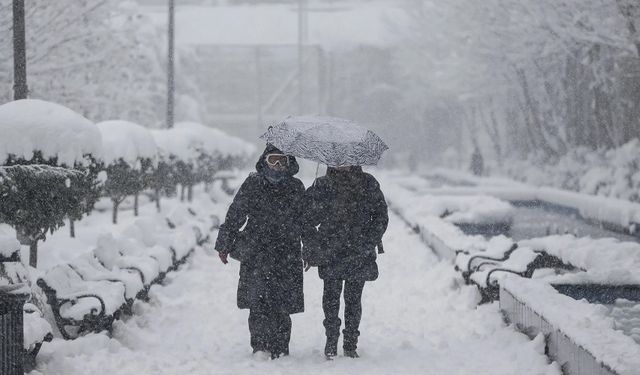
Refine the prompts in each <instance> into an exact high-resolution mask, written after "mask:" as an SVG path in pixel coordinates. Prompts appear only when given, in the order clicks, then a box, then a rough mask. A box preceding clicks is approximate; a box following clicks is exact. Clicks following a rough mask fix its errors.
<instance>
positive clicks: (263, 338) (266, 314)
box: [249, 307, 291, 355]
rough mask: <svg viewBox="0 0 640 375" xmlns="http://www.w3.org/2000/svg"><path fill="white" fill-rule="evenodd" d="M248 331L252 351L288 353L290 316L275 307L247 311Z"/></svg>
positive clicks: (277, 353) (275, 353) (276, 353)
mask: <svg viewBox="0 0 640 375" xmlns="http://www.w3.org/2000/svg"><path fill="white" fill-rule="evenodd" d="M249 332H250V333H251V347H252V348H253V351H254V352H256V351H268V352H271V354H272V355H288V354H289V341H290V340H291V317H290V316H289V314H287V313H283V312H280V311H278V310H277V309H269V308H264V307H261V308H255V309H251V310H250V311H249Z"/></svg>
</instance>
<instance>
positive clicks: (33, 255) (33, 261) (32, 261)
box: [29, 240, 38, 268]
mask: <svg viewBox="0 0 640 375" xmlns="http://www.w3.org/2000/svg"><path fill="white" fill-rule="evenodd" d="M29 265H30V266H31V267H33V268H37V266H38V240H31V243H30V244H29Z"/></svg>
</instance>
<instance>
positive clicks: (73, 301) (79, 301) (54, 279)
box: [37, 264, 127, 339]
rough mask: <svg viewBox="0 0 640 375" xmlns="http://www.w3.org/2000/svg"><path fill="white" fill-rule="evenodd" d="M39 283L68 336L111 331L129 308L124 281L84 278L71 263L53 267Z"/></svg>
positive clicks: (59, 324)
mask: <svg viewBox="0 0 640 375" xmlns="http://www.w3.org/2000/svg"><path fill="white" fill-rule="evenodd" d="M37 283H38V286H39V287H40V288H41V289H42V291H43V292H44V293H45V295H46V297H47V303H48V304H49V306H50V307H51V311H52V313H53V316H54V319H55V322H56V325H57V326H58V329H59V330H60V333H61V334H62V336H63V337H64V338H65V339H69V338H72V337H76V336H78V335H80V334H81V333H85V332H100V331H103V330H108V331H110V330H111V324H112V323H113V321H114V320H115V319H117V318H118V317H119V316H120V314H121V312H122V311H123V310H124V309H126V308H127V300H126V297H125V285H124V283H123V282H113V281H108V280H99V281H91V280H84V279H83V278H82V277H81V276H80V274H79V273H78V272H76V271H75V270H74V269H73V268H72V267H71V266H70V265H68V264H61V265H58V266H55V267H53V268H51V269H50V270H49V271H47V273H46V274H45V275H44V276H43V277H41V278H39V279H38V282H37Z"/></svg>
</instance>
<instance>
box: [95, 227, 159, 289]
mask: <svg viewBox="0 0 640 375" xmlns="http://www.w3.org/2000/svg"><path fill="white" fill-rule="evenodd" d="M125 242H126V241H123V240H120V239H116V238H115V237H113V235H111V234H104V235H101V236H100V237H99V238H98V246H97V247H96V248H95V249H94V250H93V254H94V255H95V256H96V258H97V259H98V260H99V261H100V263H102V264H103V265H104V266H105V267H106V268H107V269H110V270H113V269H114V268H124V269H135V270H137V271H138V272H140V274H141V276H142V279H143V280H142V282H143V283H144V285H145V286H150V285H151V284H152V283H153V282H154V280H156V279H157V278H158V277H159V276H160V273H161V270H160V263H159V262H158V261H157V260H156V259H154V258H152V257H151V256H149V255H142V254H139V253H136V254H135V255H131V253H132V252H133V251H131V250H129V251H127V250H126V249H127V248H129V249H131V246H132V245H131V244H128V245H127V244H126V243H125ZM125 252H127V253H128V254H127V255H125Z"/></svg>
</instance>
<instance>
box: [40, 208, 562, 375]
mask: <svg viewBox="0 0 640 375" xmlns="http://www.w3.org/2000/svg"><path fill="white" fill-rule="evenodd" d="M386 249H387V253H386V254H384V255H381V257H380V259H379V264H380V269H381V276H380V279H379V280H377V281H375V282H373V283H368V284H367V286H366V287H365V293H364V301H363V304H364V314H363V322H362V327H361V331H362V336H361V341H360V354H361V356H362V357H361V358H360V359H359V360H352V359H347V358H343V357H339V358H338V359H337V360H335V361H331V362H327V361H326V360H325V359H324V357H323V355H322V349H323V346H324V333H323V327H322V310H321V290H322V284H321V282H320V280H319V279H318V277H317V273H316V272H315V271H314V270H312V271H310V272H308V273H306V274H305V300H306V312H305V313H304V314H298V315H294V317H293V335H292V339H291V356H290V357H287V358H283V359H279V360H276V361H261V360H258V359H255V358H253V357H252V355H251V351H250V347H249V342H248V340H249V333H248V329H247V317H248V312H247V311H244V310H243V311H241V310H238V309H237V308H236V305H235V292H236V286H237V277H238V269H239V267H238V263H236V262H233V263H230V264H229V265H227V266H224V265H222V264H221V263H220V262H219V261H218V259H217V257H216V256H212V255H211V254H209V253H207V252H206V251H203V250H199V251H198V252H197V253H196V254H195V257H194V258H193V259H192V261H191V262H190V263H189V264H188V265H187V266H186V267H187V269H184V270H182V271H181V272H178V273H175V274H172V275H171V276H170V277H169V280H168V281H167V282H166V285H165V286H161V287H160V286H155V287H153V288H152V291H151V302H150V303H148V304H146V303H139V304H137V305H136V307H135V310H136V314H135V315H134V316H133V317H131V318H129V319H128V320H127V321H125V322H117V323H116V329H115V333H114V336H113V338H109V337H107V336H106V335H103V334H92V335H89V336H85V337H82V338H80V339H77V340H74V341H62V340H59V339H56V340H54V342H53V343H50V344H45V345H44V347H43V349H42V352H41V355H40V357H39V360H38V368H37V370H36V371H38V372H41V373H43V374H65V375H73V374H87V373H91V374H179V373H189V374H256V373H270V374H301V373H313V374H324V373H326V374H332V375H336V374H353V373H365V372H366V373H369V374H391V373H398V374H417V373H420V374H557V373H558V372H557V370H556V369H555V366H553V365H548V364H547V358H546V357H545V356H544V355H543V354H542V352H543V347H542V345H540V343H536V342H532V341H529V339H527V338H526V337H525V336H524V335H521V334H519V333H516V332H515V331H514V330H513V329H512V328H510V327H507V326H506V325H505V324H504V323H503V322H502V320H501V316H500V314H499V312H498V307H497V305H496V304H493V305H488V306H482V307H478V308H476V301H477V299H478V296H477V292H476V290H475V289H474V288H471V287H466V286H461V285H460V284H459V283H458V281H457V280H458V279H457V276H456V274H455V272H454V271H453V269H452V267H451V264H450V263H446V262H440V261H439V260H438V259H437V257H436V256H435V255H434V254H433V253H432V252H431V251H430V250H429V249H428V248H426V247H425V246H424V245H423V244H422V243H421V242H420V240H419V238H418V237H417V236H416V235H414V234H413V233H412V232H411V231H410V230H409V229H408V228H407V227H406V226H405V225H404V224H403V223H402V221H401V220H400V219H399V218H398V217H396V216H392V218H391V223H390V228H389V231H388V234H387V235H386Z"/></svg>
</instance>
